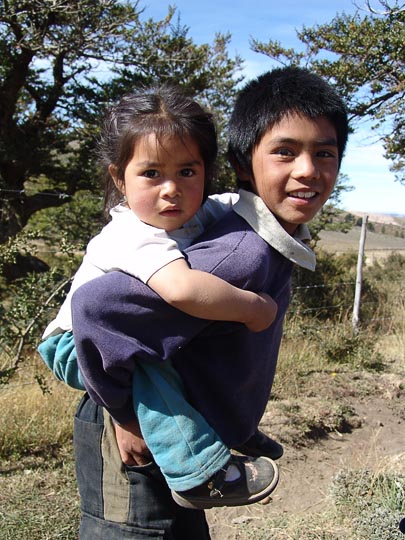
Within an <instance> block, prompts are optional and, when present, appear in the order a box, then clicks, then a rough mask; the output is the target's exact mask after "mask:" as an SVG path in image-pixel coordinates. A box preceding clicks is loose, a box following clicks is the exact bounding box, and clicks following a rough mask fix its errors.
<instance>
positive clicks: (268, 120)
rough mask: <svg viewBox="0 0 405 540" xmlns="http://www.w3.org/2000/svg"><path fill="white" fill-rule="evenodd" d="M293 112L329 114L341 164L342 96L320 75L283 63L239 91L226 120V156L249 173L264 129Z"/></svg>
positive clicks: (343, 142) (344, 133) (343, 139)
mask: <svg viewBox="0 0 405 540" xmlns="http://www.w3.org/2000/svg"><path fill="white" fill-rule="evenodd" d="M294 113H296V114H301V115H303V116H307V117H308V118H318V117H320V116H324V117H326V118H328V120H329V121H330V122H331V123H332V125H333V126H334V128H335V130H336V135H337V145H338V152H339V165H340V163H341V161H342V157H343V153H344V150H345V147H346V143H347V137H348V133H349V122H348V117H347V110H346V106H345V104H344V102H343V100H342V99H341V97H340V96H339V94H338V93H337V92H336V90H335V89H334V88H333V87H332V86H331V85H330V84H329V83H327V82H326V81H325V80H324V79H322V77H320V76H319V75H316V74H315V73H312V72H310V71H308V70H307V69H303V68H298V67H286V68H279V69H275V70H273V71H269V72H267V73H264V74H263V75H260V76H259V77H257V78H256V79H254V80H253V81H250V82H249V83H248V84H247V85H246V86H245V87H244V88H243V89H242V90H241V91H240V93H239V95H238V97H237V99H236V103H235V106H234V109H233V113H232V116H231V119H230V123H229V146H228V157H229V160H230V162H231V163H232V165H233V166H234V168H235V169H236V170H238V169H240V170H241V171H244V172H247V173H249V174H250V175H251V174H252V152H253V150H254V149H255V147H256V146H257V145H258V144H259V143H260V140H261V138H262V137H263V135H264V134H265V132H266V131H267V130H268V129H269V128H271V127H272V126H274V125H275V124H277V123H278V122H280V121H281V120H282V119H283V118H285V117H286V116H288V115H291V114H294ZM239 183H240V185H242V182H240V181H239ZM243 184H246V183H245V182H244V183H243ZM244 187H248V186H244Z"/></svg>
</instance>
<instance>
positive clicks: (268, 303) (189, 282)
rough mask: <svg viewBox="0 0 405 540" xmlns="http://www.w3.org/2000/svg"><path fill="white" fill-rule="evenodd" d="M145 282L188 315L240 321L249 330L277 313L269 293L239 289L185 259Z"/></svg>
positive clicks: (267, 323)
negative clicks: (194, 267) (191, 264)
mask: <svg viewBox="0 0 405 540" xmlns="http://www.w3.org/2000/svg"><path fill="white" fill-rule="evenodd" d="M147 284H148V285H149V287H151V288H152V289H153V290H154V291H155V292H156V293H157V294H158V295H159V296H160V297H161V298H163V300H165V302H167V303H168V304H170V305H172V306H174V307H176V308H177V309H179V310H181V311H183V312H184V313H187V314H188V315H192V316H193V317H199V318H201V319H210V320H214V321H231V322H240V323H243V324H245V325H246V326H247V328H249V330H251V331H252V332H261V331H262V330H265V329H266V328H268V327H269V326H270V325H271V324H272V322H273V321H274V319H275V317H276V314H277V304H276V303H275V302H274V300H273V299H272V298H271V297H270V296H269V295H268V294H266V293H260V294H256V293H254V292H251V291H246V290H243V289H238V288H237V287H234V286H233V285H231V284H229V283H227V282H226V281H224V280H222V279H220V278H218V277H216V276H214V275H213V274H209V273H208V272H202V271H200V270H194V269H191V268H190V267H189V266H188V264H187V262H186V261H185V260H184V259H177V260H175V261H173V262H171V263H169V264H167V265H166V266H164V267H163V268H161V269H160V270H158V271H157V272H155V273H154V274H153V276H152V277H151V278H149V280H148V283H147Z"/></svg>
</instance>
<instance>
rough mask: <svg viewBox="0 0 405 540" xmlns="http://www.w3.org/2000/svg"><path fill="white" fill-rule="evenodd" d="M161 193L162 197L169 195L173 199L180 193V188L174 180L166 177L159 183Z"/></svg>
mask: <svg viewBox="0 0 405 540" xmlns="http://www.w3.org/2000/svg"><path fill="white" fill-rule="evenodd" d="M161 194H162V196H163V197H170V198H171V199H173V198H174V197H177V196H178V195H179V194H180V189H179V186H178V184H177V182H175V181H174V180H171V179H166V180H165V181H164V182H163V183H162V185H161Z"/></svg>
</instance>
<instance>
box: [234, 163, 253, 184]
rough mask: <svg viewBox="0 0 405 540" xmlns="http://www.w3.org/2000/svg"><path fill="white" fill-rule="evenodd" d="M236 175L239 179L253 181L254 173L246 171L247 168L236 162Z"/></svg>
mask: <svg viewBox="0 0 405 540" xmlns="http://www.w3.org/2000/svg"><path fill="white" fill-rule="evenodd" d="M234 169H235V173H236V176H237V177H238V179H239V180H241V181H242V182H253V178H252V175H251V174H250V173H249V172H248V171H246V170H245V169H242V167H241V166H240V165H239V163H236V164H235V165H234Z"/></svg>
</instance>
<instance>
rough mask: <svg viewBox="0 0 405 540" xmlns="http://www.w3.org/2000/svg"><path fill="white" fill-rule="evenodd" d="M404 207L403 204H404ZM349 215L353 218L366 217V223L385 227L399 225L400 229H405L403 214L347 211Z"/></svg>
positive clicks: (404, 216) (404, 215)
mask: <svg viewBox="0 0 405 540" xmlns="http://www.w3.org/2000/svg"><path fill="white" fill-rule="evenodd" d="M404 206H405V204H404ZM348 213H349V214H352V215H353V216H357V217H361V218H363V216H368V221H370V222H372V223H381V224H386V225H399V226H400V227H401V226H402V227H405V214H403V215H400V214H378V213H372V212H358V211H354V210H353V211H352V210H351V211H349V212H348Z"/></svg>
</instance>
